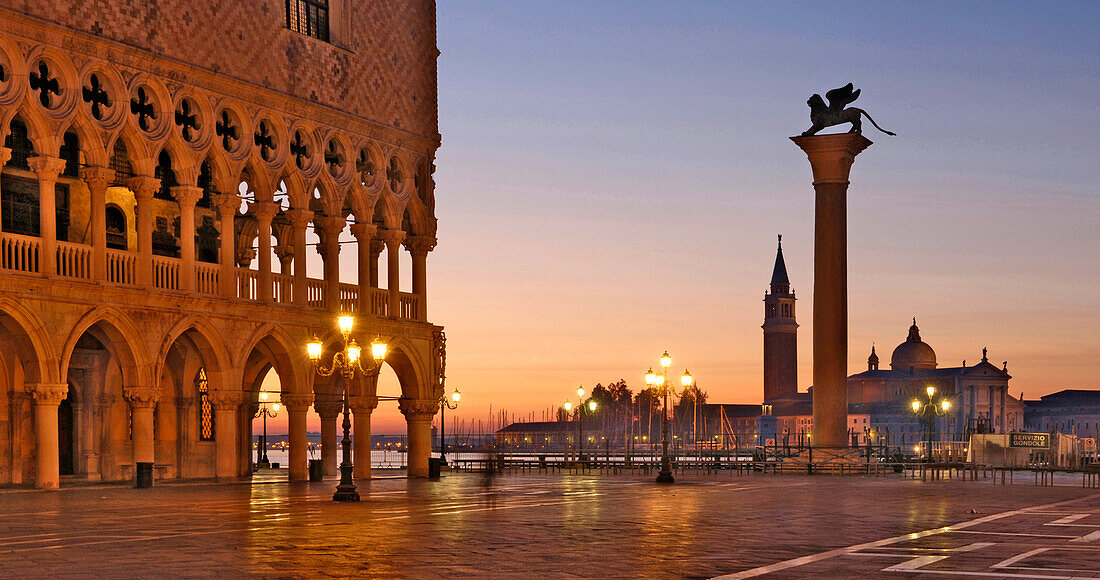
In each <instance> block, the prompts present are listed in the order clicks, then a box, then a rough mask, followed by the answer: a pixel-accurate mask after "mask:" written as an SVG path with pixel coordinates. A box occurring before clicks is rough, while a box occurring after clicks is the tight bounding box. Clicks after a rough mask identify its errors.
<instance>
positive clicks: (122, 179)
mask: <svg viewBox="0 0 1100 580" xmlns="http://www.w3.org/2000/svg"><path fill="white" fill-rule="evenodd" d="M107 165H108V167H109V168H110V169H111V171H114V172H115V182H114V184H113V185H122V184H125V183H126V179H127V178H130V177H133V176H134V168H133V167H132V166H131V165H130V155H129V154H128V153H127V152H126V143H124V142H123V141H122V139H117V140H115V146H114V150H113V151H111V161H110V162H109V163H108V164H107Z"/></svg>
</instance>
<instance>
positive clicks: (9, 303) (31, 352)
mask: <svg viewBox="0 0 1100 580" xmlns="http://www.w3.org/2000/svg"><path fill="white" fill-rule="evenodd" d="M0 329H3V330H4V331H6V332H7V333H8V334H10V335H11V336H12V337H13V338H14V340H15V342H16V345H17V346H18V347H19V349H18V352H17V353H16V356H17V357H18V358H19V360H20V363H21V364H22V365H23V376H24V378H25V380H26V382H28V383H39V382H41V383H57V382H60V380H59V375H58V373H57V366H56V364H53V363H54V361H57V354H56V353H55V352H54V350H53V348H52V345H53V341H52V340H50V338H49V335H48V334H47V332H46V330H45V328H44V327H43V326H42V322H41V321H39V320H38V317H37V316H35V315H34V313H32V312H31V311H30V310H28V309H27V308H26V307H25V306H23V305H22V304H20V303H19V302H18V301H16V300H13V299H11V298H7V297H4V298H0Z"/></svg>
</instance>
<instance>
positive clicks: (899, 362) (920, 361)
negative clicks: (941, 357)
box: [890, 318, 936, 371]
mask: <svg viewBox="0 0 1100 580" xmlns="http://www.w3.org/2000/svg"><path fill="white" fill-rule="evenodd" d="M890 368H891V369H893V370H895V371H910V370H913V371H925V370H932V369H934V368H936V351H934V350H932V347H930V346H928V344H927V343H925V342H924V341H922V340H921V339H920V329H919V328H917V320H916V319H915V318H914V319H913V326H910V327H909V338H907V339H906V340H905V342H903V343H901V344H899V345H898V347H897V348H895V349H894V354H893V355H891V356H890Z"/></svg>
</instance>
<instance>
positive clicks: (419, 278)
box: [405, 236, 435, 321]
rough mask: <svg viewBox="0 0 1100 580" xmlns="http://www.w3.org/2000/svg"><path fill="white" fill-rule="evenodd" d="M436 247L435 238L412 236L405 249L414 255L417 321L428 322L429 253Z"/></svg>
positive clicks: (413, 281)
mask: <svg viewBox="0 0 1100 580" xmlns="http://www.w3.org/2000/svg"><path fill="white" fill-rule="evenodd" d="M434 247H435V238H433V237H429V236H412V237H410V238H408V239H407V240H405V248H406V249H408V250H409V254H411V255H412V263H413V268H412V286H413V294H416V296H417V302H419V304H417V308H416V319H417V320H420V321H426V320H428V252H430V251H432V248H434Z"/></svg>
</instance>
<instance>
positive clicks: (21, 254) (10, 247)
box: [0, 234, 39, 273]
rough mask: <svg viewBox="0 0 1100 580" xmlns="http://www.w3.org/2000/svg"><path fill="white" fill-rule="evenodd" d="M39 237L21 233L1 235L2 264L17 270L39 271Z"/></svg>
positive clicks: (0, 256) (0, 255) (0, 252)
mask: <svg viewBox="0 0 1100 580" xmlns="http://www.w3.org/2000/svg"><path fill="white" fill-rule="evenodd" d="M38 242H39V239H38V238H34V237H31V236H21V235H19V234H3V235H2V237H0V262H2V263H0V266H2V267H3V268H4V269H5V270H14V271H16V272H34V273H37V272H38Z"/></svg>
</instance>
